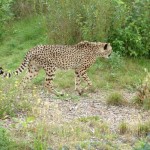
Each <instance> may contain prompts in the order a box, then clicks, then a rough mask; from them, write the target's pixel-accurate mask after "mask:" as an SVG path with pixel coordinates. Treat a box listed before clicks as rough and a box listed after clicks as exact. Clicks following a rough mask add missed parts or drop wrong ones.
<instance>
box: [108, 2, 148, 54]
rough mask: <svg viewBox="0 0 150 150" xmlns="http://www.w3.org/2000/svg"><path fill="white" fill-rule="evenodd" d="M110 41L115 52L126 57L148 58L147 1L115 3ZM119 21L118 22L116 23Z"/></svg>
mask: <svg viewBox="0 0 150 150" xmlns="http://www.w3.org/2000/svg"><path fill="white" fill-rule="evenodd" d="M114 2H115V3H116V11H114V20H115V22H112V24H113V28H112V30H111V33H110V34H111V36H110V37H109V38H110V41H111V42H112V45H113V48H114V50H115V51H119V52H121V53H122V54H123V55H128V56H134V57H137V56H150V51H149V47H150V44H149V38H150V35H149V29H150V20H149V5H150V2H149V0H143V1H140V0H135V1H134V2H133V3H130V4H127V3H125V2H123V1H121V0H119V1H116V0H114ZM118 20H120V21H118Z"/></svg>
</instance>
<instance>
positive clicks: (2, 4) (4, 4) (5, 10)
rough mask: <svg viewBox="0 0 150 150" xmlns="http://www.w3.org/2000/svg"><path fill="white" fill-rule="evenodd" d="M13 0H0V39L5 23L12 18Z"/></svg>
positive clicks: (0, 38)
mask: <svg viewBox="0 0 150 150" xmlns="http://www.w3.org/2000/svg"><path fill="white" fill-rule="evenodd" d="M12 2H13V0H7V1H5V0H0V41H2V37H3V35H4V32H5V25H6V23H7V22H8V21H9V20H11V19H12V16H13V13H12V11H11V6H12Z"/></svg>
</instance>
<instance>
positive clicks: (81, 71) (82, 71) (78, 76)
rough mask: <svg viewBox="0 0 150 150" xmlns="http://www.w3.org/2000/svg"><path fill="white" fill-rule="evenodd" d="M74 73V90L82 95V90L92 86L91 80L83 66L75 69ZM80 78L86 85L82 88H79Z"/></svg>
mask: <svg viewBox="0 0 150 150" xmlns="http://www.w3.org/2000/svg"><path fill="white" fill-rule="evenodd" d="M75 75H76V76H75V90H76V91H77V92H78V93H79V95H82V94H83V92H84V91H86V90H88V89H89V87H91V86H92V82H91V80H90V79H89V77H88V75H87V73H86V69H85V68H83V69H78V70H75ZM81 78H82V79H83V80H84V81H85V82H86V83H87V86H86V87H84V88H82V89H81V88H80V85H81Z"/></svg>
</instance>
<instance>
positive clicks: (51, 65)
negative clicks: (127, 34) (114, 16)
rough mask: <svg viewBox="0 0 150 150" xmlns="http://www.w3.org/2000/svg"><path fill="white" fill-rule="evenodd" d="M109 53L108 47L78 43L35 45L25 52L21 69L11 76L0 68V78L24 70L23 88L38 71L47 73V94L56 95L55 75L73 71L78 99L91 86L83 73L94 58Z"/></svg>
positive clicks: (97, 43) (16, 73) (108, 45)
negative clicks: (82, 84)
mask: <svg viewBox="0 0 150 150" xmlns="http://www.w3.org/2000/svg"><path fill="white" fill-rule="evenodd" d="M111 52H112V47H111V45H110V43H101V42H89V41H81V42H79V43H77V44H75V45H38V46H36V47H34V48H32V49H31V50H30V51H28V52H27V54H26V56H25V59H24V61H23V62H22V64H21V65H20V67H19V68H18V69H17V70H16V71H14V72H12V73H8V72H4V71H3V68H2V67H0V75H2V76H3V77H11V76H12V75H13V74H15V75H19V74H20V73H21V72H23V70H25V69H26V68H27V69H28V72H27V75H26V76H25V77H24V78H23V81H22V83H21V84H22V85H23V86H24V85H26V83H27V82H28V81H29V80H31V79H32V78H34V77H35V76H37V74H38V72H39V70H40V69H44V71H45V73H46V78H45V87H46V88H47V89H48V91H49V92H51V93H54V94H56V95H57V94H58V93H59V92H58V91H56V90H55V89H54V87H53V83H52V82H53V79H54V76H55V71H56V69H57V68H59V69H63V70H66V69H74V70H75V90H76V91H77V92H78V94H79V95H81V94H82V93H83V92H84V91H85V90H87V89H88V88H89V87H90V86H92V82H91V81H90V79H89V77H88V75H87V72H86V70H87V69H88V68H89V67H90V66H91V65H92V64H93V63H94V62H95V61H96V59H97V57H103V58H108V57H109V55H110V54H111ZM81 79H82V80H83V81H84V82H85V83H86V87H85V88H83V89H82V88H80V84H81Z"/></svg>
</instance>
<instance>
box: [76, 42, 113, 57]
mask: <svg viewBox="0 0 150 150" xmlns="http://www.w3.org/2000/svg"><path fill="white" fill-rule="evenodd" d="M77 46H78V48H80V49H89V50H91V51H92V53H93V54H94V55H96V56H98V57H103V58H109V56H110V54H111V52H112V47H111V45H110V43H101V42H89V41H81V42H80V43H78V44H77Z"/></svg>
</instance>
